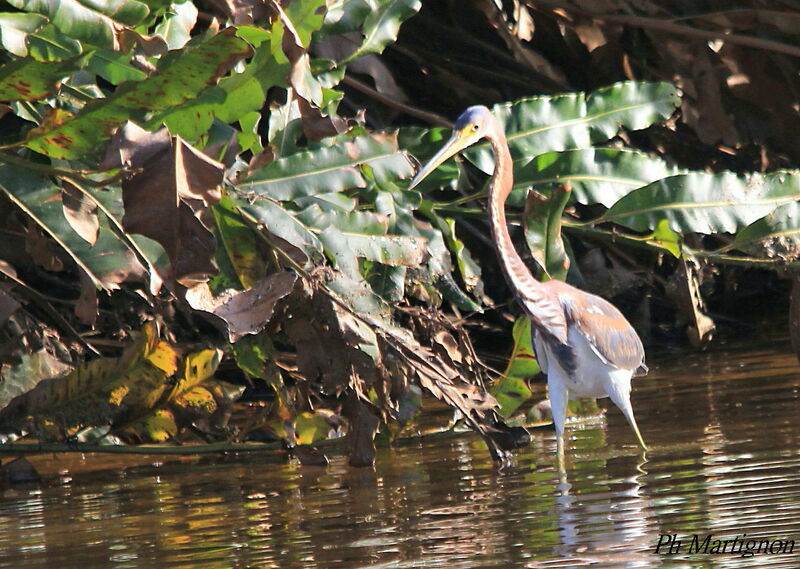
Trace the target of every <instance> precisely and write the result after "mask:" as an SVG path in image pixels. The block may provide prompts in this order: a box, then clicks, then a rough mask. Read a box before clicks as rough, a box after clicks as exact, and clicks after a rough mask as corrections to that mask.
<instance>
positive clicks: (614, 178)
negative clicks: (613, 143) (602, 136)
mask: <svg viewBox="0 0 800 569" xmlns="http://www.w3.org/2000/svg"><path fill="white" fill-rule="evenodd" d="M680 173H682V171H681V170H680V169H679V168H674V167H671V166H669V165H668V164H667V163H666V162H664V161H663V160H661V159H659V158H653V157H651V156H648V155H646V154H644V153H642V152H637V151H634V150H616V149H612V148H582V149H578V150H565V151H562V152H547V153H545V154H540V155H539V156H536V157H535V158H533V159H532V160H530V161H528V160H525V159H523V160H520V161H519V162H517V163H515V164H514V192H513V193H512V194H511V196H510V197H509V203H510V204H513V205H521V204H522V203H523V202H524V200H525V195H526V194H527V190H528V189H529V188H541V187H544V188H547V187H549V186H550V185H551V184H554V183H556V184H559V183H560V184H563V183H567V182H568V183H569V184H570V185H571V186H572V196H573V199H574V200H575V201H577V202H579V203H582V204H594V203H599V204H603V205H604V206H606V207H611V206H612V205H614V204H615V203H616V202H617V201H618V200H619V199H620V198H622V197H623V196H625V195H627V194H628V193H630V192H631V191H632V190H635V189H636V188H641V187H642V186H646V185H647V184H649V183H651V182H655V181H656V180H660V179H662V178H666V177H667V176H673V175H675V174H680Z"/></svg>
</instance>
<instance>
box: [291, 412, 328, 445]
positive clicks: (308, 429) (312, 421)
mask: <svg viewBox="0 0 800 569" xmlns="http://www.w3.org/2000/svg"><path fill="white" fill-rule="evenodd" d="M330 430H331V426H330V425H329V424H328V421H327V420H326V419H325V415H324V414H323V413H320V412H313V411H306V412H304V413H300V414H299V415H298V416H297V418H296V419H295V423H294V432H295V436H296V437H297V444H300V445H312V444H314V443H315V442H317V441H321V440H325V439H327V438H328V433H329V432H330Z"/></svg>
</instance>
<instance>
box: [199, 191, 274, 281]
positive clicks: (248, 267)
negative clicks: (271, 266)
mask: <svg viewBox="0 0 800 569" xmlns="http://www.w3.org/2000/svg"><path fill="white" fill-rule="evenodd" d="M211 211H212V213H213V214H214V220H215V221H216V225H217V232H218V235H219V238H220V241H221V244H222V247H221V248H220V247H217V252H218V253H223V254H225V256H226V257H227V258H228V260H229V262H230V264H231V266H232V267H233V269H234V271H235V272H236V277H237V278H238V279H239V283H240V284H241V286H242V288H244V289H248V288H252V287H253V285H254V284H255V283H256V281H258V280H259V279H261V278H263V277H264V276H266V275H265V271H264V266H265V263H264V259H263V258H262V257H261V254H260V252H259V247H258V242H257V241H256V236H255V235H254V234H253V231H252V229H250V227H249V226H248V225H247V224H246V223H245V222H244V221H243V220H242V218H241V215H240V214H239V212H238V211H237V210H236V207H235V205H234V204H233V202H232V201H231V199H230V198H229V197H227V196H225V197H223V198H222V200H220V202H219V203H218V204H216V205H214V206H212V208H211ZM220 249H222V250H221V251H220Z"/></svg>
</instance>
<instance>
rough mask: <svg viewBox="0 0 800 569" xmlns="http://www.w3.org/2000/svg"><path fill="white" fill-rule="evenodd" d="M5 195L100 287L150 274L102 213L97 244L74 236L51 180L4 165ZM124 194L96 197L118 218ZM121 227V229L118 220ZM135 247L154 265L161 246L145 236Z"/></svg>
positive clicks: (0, 186) (0, 183) (0, 188)
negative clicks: (142, 251)
mask: <svg viewBox="0 0 800 569" xmlns="http://www.w3.org/2000/svg"><path fill="white" fill-rule="evenodd" d="M0 192H2V193H4V194H5V195H6V196H7V197H8V198H9V199H10V200H11V201H12V203H14V204H15V205H16V206H17V207H18V208H19V209H20V210H21V211H22V212H24V214H25V216H27V217H28V218H29V219H30V220H31V221H32V222H33V223H35V224H36V225H37V226H38V227H39V228H40V229H41V231H42V232H43V233H45V234H46V235H48V236H49V237H51V238H52V239H53V240H54V241H55V242H56V243H57V244H58V246H59V247H60V248H61V250H62V251H63V253H64V254H65V255H66V256H68V257H70V258H71V259H72V260H73V261H74V262H75V264H76V265H77V266H78V267H79V268H80V269H81V271H83V272H84V274H85V275H86V276H87V277H89V279H90V280H91V281H92V282H93V283H94V284H95V285H97V286H101V287H103V288H105V289H108V290H111V289H114V288H117V286H118V284H119V283H120V282H122V281H124V280H126V279H127V278H129V277H131V276H140V275H144V274H145V273H146V272H147V269H145V268H144V267H143V266H142V264H141V263H140V262H139V261H138V259H137V255H136V254H135V253H134V251H133V250H132V249H131V248H130V246H129V245H128V244H126V243H125V242H124V241H122V240H121V239H120V238H119V237H118V235H117V233H116V232H114V231H112V229H111V228H110V227H111V226H110V223H109V221H110V220H109V219H108V218H107V217H106V215H105V214H102V215H98V218H99V219H100V222H101V225H100V229H99V232H98V235H97V240H96V241H95V243H94V245H90V244H89V243H87V242H86V240H85V239H84V238H83V237H81V236H80V235H79V234H78V233H77V232H75V230H74V229H73V228H72V226H71V225H70V224H69V222H68V221H67V219H66V217H65V216H64V208H63V206H62V193H61V189H60V188H59V187H58V186H57V185H55V184H54V183H53V182H52V181H51V180H50V179H49V178H48V177H46V176H41V175H39V174H35V173H32V172H31V171H29V170H23V169H21V168H16V167H13V166H8V165H0ZM120 194H121V193H120V191H119V189H118V188H116V189H114V190H112V191H111V192H102V193H98V194H97V196H96V198H97V199H98V200H101V201H102V202H103V203H104V205H105V206H106V207H105V208H104V209H105V211H106V212H108V213H110V214H112V215H115V214H121V209H122V203H121V202H122V200H121V195H120ZM116 223H117V226H119V221H118V220H117V222H116ZM136 246H137V247H139V248H140V252H141V248H144V250H145V251H146V252H145V253H141V254H143V255H146V256H147V259H148V260H149V261H150V262H151V264H155V262H156V259H157V258H158V255H159V253H158V251H159V250H160V247H158V246H157V245H155V244H154V243H153V242H152V241H150V240H149V239H146V238H137V242H136Z"/></svg>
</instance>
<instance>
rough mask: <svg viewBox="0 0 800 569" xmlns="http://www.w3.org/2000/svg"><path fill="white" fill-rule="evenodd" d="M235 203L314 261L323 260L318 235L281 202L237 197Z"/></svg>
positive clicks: (268, 229)
mask: <svg viewBox="0 0 800 569" xmlns="http://www.w3.org/2000/svg"><path fill="white" fill-rule="evenodd" d="M234 203H236V205H237V206H238V207H240V208H241V209H242V210H244V211H245V212H247V213H249V214H250V215H252V216H253V217H255V218H256V219H257V220H258V223H260V224H262V225H263V226H264V228H265V229H266V230H267V231H269V232H270V233H272V234H273V235H275V236H277V237H280V238H281V239H283V240H284V241H286V242H288V243H290V244H291V245H293V246H295V247H297V248H298V249H300V250H301V251H302V252H303V253H305V255H306V256H307V257H308V258H309V259H310V260H311V261H312V262H315V263H316V262H319V261H321V260H322V258H323V256H322V243H320V240H319V239H318V238H317V236H316V235H314V234H313V233H312V232H311V231H310V230H309V229H308V227H306V226H305V225H304V224H303V223H302V222H300V221H299V220H298V219H297V218H296V217H295V216H294V215H292V214H291V213H289V212H288V211H287V210H286V209H284V208H283V207H281V206H280V205H279V204H277V203H275V202H273V201H271V200H268V199H262V200H258V201H256V202H253V203H250V202H248V201H247V200H238V199H237V200H234Z"/></svg>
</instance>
